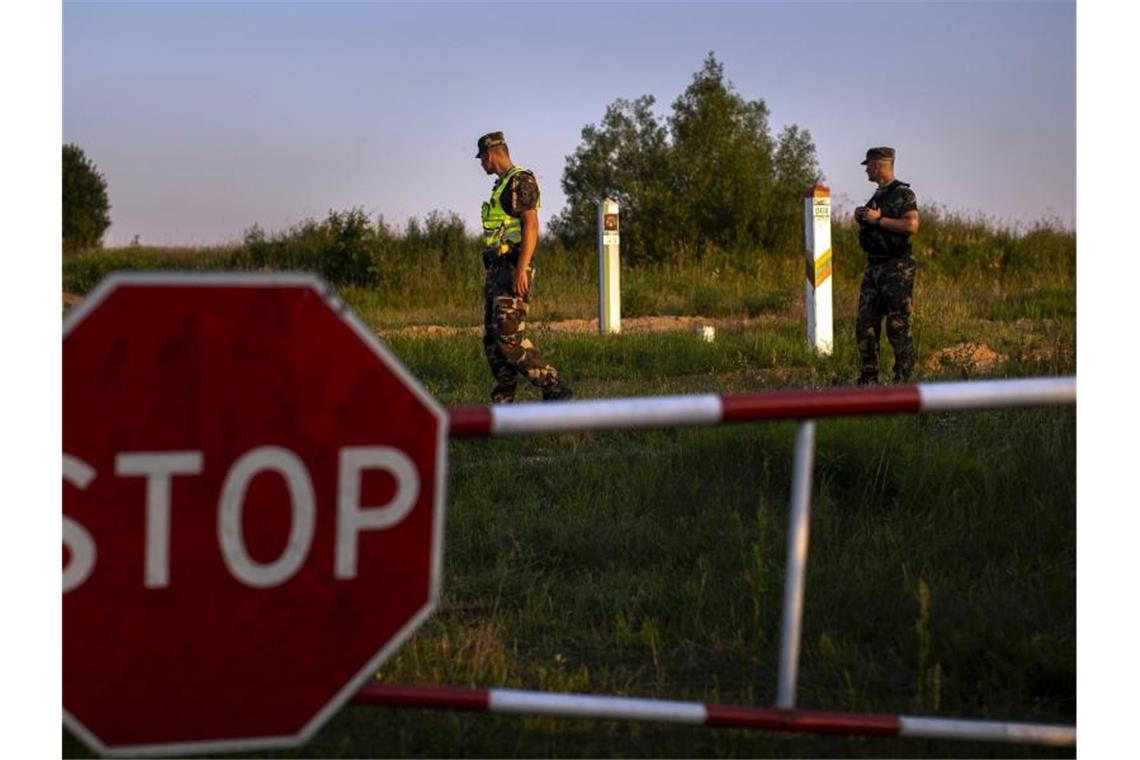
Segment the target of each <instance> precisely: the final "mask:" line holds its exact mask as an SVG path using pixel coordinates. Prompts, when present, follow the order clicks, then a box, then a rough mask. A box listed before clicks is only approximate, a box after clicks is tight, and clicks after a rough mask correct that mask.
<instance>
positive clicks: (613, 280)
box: [598, 198, 621, 335]
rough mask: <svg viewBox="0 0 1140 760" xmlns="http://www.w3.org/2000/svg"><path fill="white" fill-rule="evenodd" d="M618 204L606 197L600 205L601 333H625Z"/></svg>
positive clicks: (599, 288) (599, 306)
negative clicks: (622, 307)
mask: <svg viewBox="0 0 1140 760" xmlns="http://www.w3.org/2000/svg"><path fill="white" fill-rule="evenodd" d="M618 214H619V210H618V203H617V201H615V200H614V199H612V198H605V199H603V200H601V201H599V203H598V332H599V333H600V334H601V335H609V334H611V333H620V332H621V267H620V249H621V241H620V233H619V231H618Z"/></svg>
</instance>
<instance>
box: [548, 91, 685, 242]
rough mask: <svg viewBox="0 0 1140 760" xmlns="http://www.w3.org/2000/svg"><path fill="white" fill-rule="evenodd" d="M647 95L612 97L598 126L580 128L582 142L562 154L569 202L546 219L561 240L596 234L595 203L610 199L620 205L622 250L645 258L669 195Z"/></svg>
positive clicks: (664, 153) (660, 133) (661, 140)
mask: <svg viewBox="0 0 1140 760" xmlns="http://www.w3.org/2000/svg"><path fill="white" fill-rule="evenodd" d="M653 103H654V100H653V97H652V96H651V95H645V96H642V97H640V98H638V99H636V100H632V101H631V100H623V99H618V100H617V101H615V102H614V103H612V104H611V105H610V106H609V107H608V108H606V113H605V116H603V117H602V123H601V125H600V126H597V127H595V126H593V125H589V126H586V127H585V128H584V129H583V130H582V145H580V146H579V147H578V149H577V150H576V151H575V152H574V155H572V156H567V157H566V169H565V170H564V171H563V174H562V189H563V191H564V192H565V193H566V196H567V198H568V200H569V201H570V202H569V204H568V205H567V206H566V208H565V209H563V211H562V213H561V214H559V215H557V216H555V217H554V218H553V219H552V220H551V222H550V226H551V230H552V231H553V232H554V233H555V234H557V235H559V237H561V238H563V239H564V240H566V241H581V240H584V239H590V238H592V236H594V235H596V234H597V206H596V205H595V203H596V202H597V201H598V200H599V199H601V198H603V197H609V198H613V199H614V200H616V201H617V202H618V204H619V205H620V206H621V229H622V234H623V235H624V236H625V239H624V240H623V253H625V255H627V256H631V257H632V258H633V259H635V260H636V259H638V258H643V257H645V256H646V255H647V254H648V252H649V251H652V250H654V247H655V245H656V244H657V243H658V242H659V241H658V239H657V237H658V235H659V233H660V232H661V231H660V230H656V229H655V228H654V226H653V223H654V222H655V221H656V220H658V219H659V218H660V217H661V215H662V214H661V211H662V206H663V204H664V203H665V202H666V200H667V199H668V197H669V195H670V193H669V192H668V187H667V185H666V183H667V181H668V177H669V172H668V169H667V167H666V165H665V164H666V161H667V160H668V146H667V144H666V132H665V128H664V127H662V126H661V125H660V124H659V123H658V122H657V119H656V117H655V116H654V115H653Z"/></svg>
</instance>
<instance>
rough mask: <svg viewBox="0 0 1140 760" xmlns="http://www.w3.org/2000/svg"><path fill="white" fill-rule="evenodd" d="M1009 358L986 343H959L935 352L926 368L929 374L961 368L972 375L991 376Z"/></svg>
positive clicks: (928, 360) (927, 362) (927, 361)
mask: <svg viewBox="0 0 1140 760" xmlns="http://www.w3.org/2000/svg"><path fill="white" fill-rule="evenodd" d="M1008 358H1009V357H1008V356H1006V355H1005V354H999V353H998V352H997V351H994V350H993V349H992V348H990V347H989V346H987V345H986V344H985V343H959V344H957V345H955V346H950V347H949V348H943V349H941V350H939V351H935V352H934V353H933V354H932V355H931V356H930V358H929V359H927V360H926V362H925V364H924V366H925V368H926V371H927V372H939V371H941V370H944V369H946V368H948V367H960V368H962V369H964V370H966V371H968V372H970V373H974V374H980V375H985V374H989V373H990V372H992V371H993V370H994V368H996V367H997V365H999V364H1002V363H1003V362H1005V361H1006V360H1007V359H1008Z"/></svg>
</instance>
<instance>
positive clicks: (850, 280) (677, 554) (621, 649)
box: [64, 225, 1076, 757]
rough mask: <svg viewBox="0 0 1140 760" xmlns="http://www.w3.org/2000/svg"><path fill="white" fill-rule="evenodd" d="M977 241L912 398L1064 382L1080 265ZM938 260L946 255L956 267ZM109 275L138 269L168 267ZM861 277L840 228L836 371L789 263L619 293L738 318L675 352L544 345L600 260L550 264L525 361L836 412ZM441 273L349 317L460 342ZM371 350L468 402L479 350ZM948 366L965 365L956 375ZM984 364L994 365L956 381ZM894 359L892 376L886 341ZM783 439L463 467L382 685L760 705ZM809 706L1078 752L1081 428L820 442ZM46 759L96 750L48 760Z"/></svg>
mask: <svg viewBox="0 0 1140 760" xmlns="http://www.w3.org/2000/svg"><path fill="white" fill-rule="evenodd" d="M984 232H985V230H983V233H984ZM977 234H981V233H978V231H977V229H974V228H970V227H968V226H963V225H959V226H958V227H953V226H952V225H946V229H940V228H938V227H935V228H934V229H932V230H931V231H929V232H927V233H926V234H925V235H924V236H923V239H922V243H921V245H920V248H919V252H918V253H919V260H920V270H919V280H918V286H917V291H916V298H915V300H916V309H917V311H916V315H915V319H914V335H915V339H916V345H917V349H918V353H919V361H920V367H921V369H920V374H919V377H918V378H917V379H918V380H922V381H930V380H939V379H961V378H969V377H980V376H985V377H1023V376H1038V375H1056V374H1071V373H1074V372H1075V371H1076V330H1075V323H1076V313H1075V312H1076V297H1075V238H1074V236H1073V235H1072V234H1071V233H1063V232H1056V231H1053V232H1051V233H1048V234H1043V236H1042V237H1041V238H1040V239H1034V238H1033V235H1034V234H1038V233H1032V232H1031V233H1030V234H1028V235H1022V236H1008V237H1006V238H1002V237H1000V236H997V237H995V236H994V235H993V234H991V236H990V237H989V238H986V239H985V240H983V241H981V243H979V241H978V240H976V239H971V235H974V236H976V235H977ZM955 236H957V237H955ZM955 246H965V248H963V249H962V252H961V256H960V257H959V258H954V256H955V251H956V250H958V249H957V248H956V247H955ZM106 255H108V256H110V257H112V258H114V257H115V256H118V257H120V258H126V259H130V260H131V261H132V263H134V264H138V265H140V266H147V265H148V263H149V265H150V266H156V261H158V258H161V257H157V256H156V255H154V254H147V253H146V252H145V251H144V252H139V251H127V250H121V251H117V252H109V253H108V254H106ZM216 255H218V256H223V255H229V254H225V253H224V252H223V253H222V254H216ZM858 255H859V254H858V252H857V250H856V249H855V248H854V247H853V245H852V240H851V238H850V235H849V231H846V230H845V229H844V228H842V227H839V228H837V234H836V241H835V258H836V275H835V280H834V282H835V312H836V320H835V334H836V351H835V355H834V356H832V357H830V358H827V359H822V358H817V357H814V356H813V355H812V354H811V353H810V352H809V351H808V350H807V347H806V341H805V337H804V327H803V325H804V320H803V296H802V287H803V286H802V276H803V275H802V271H803V269H802V266H803V265H802V261H801V260H800V259H799V258H798V257H795V258H793V257H784V258H783V259H780V260H779V261H774V262H773V261H768V263H766V264H763V265H759V264H757V265H752V266H747V267H718V266H715V265H713V264H706V265H702V266H679V265H672V266H661V267H654V268H648V267H645V268H627V269H626V270H624V271H623V273H622V277H623V290H624V306H625V313H626V315H627V316H633V315H639V314H694V315H701V316H707V317H720V318H726V319H727V318H732V317H752V318H753V319H752V320H750V321H749V322H747V323H746V324H743V325H740V326H737V327H733V326H731V323H726V326H724V327H722V328H721V329H719V330H718V332H717V339H716V341H715V342H713V343H705V342H702V341H700V340H699V339H698V338H697V337H696V336H695V335H693V334H690V333H679V332H678V333H645V334H627V335H621V336H609V337H600V336H596V335H590V334H565V333H559V332H554V331H551V330H549V329H547V328H545V327H544V326H543V323H544V322H547V321H552V320H555V319H561V318H569V317H578V318H586V317H591V316H595V310H596V302H595V298H596V280H595V279H594V275H593V269H592V268H593V266H594V260H593V259H592V258H591V257H590V256H589V255H586V254H580V255H577V256H575V255H574V254H572V253H570V252H568V251H564V250H555V251H554V252H552V255H550V256H548V257H547V258H546V259H545V260H544V259H541V258H540V260H539V262H538V266H539V269H540V275H539V280H538V283H537V285H536V288H537V290H536V294H535V304H536V305H535V309H534V313H533V314H532V317H533V318H534V319H533V320H532V329H533V335H532V337H533V338H534V340H535V342H536V343H537V344H538V345H539V346H540V348H541V349H542V351H543V353H544V354H545V355H546V357H547V358H548V359H549V360H550V361H551V362H552V363H554V364H555V365H556V366H558V367H559V369H560V371H561V373H562V374H563V376H564V377H565V378H566V380H567V381H568V382H569V383H570V384H571V385H573V386H574V388H575V390H576V391H578V395H579V396H580V397H586V398H590V397H607V396H615V395H630V396H634V395H646V394H659V393H665V394H671V393H688V392H697V391H717V392H740V391H753V390H761V389H767V388H787V387H797V388H804V387H823V386H832V385H847V384H849V383H850V382H851V381H852V380H853V379H854V377H855V375H856V370H857V367H856V357H855V352H854V345H853V332H854V319H853V317H854V311H855V300H856V296H857V286H858V273H859V270H860V261H859V259H858ZM131 257H135V258H131ZM165 261H166V259H162V262H165ZM467 264H471V266H467ZM102 265H103V264H99V266H102ZM84 266H89V264H88V265H84ZM449 266H452V267H454V268H453V269H448V268H447V267H441V266H438V265H437V263H432V262H431V261H428V260H425V261H424V262H423V263H422V265H420V269H419V271H418V272H417V271H416V264H414V263H413V264H406V265H404V268H403V269H402V270H401V276H400V277H399V278H392V279H391V280H390V281H384V282H381V283H379V284H376V285H373V286H369V287H364V286H355V287H354V286H348V285H345V286H342V287H340V291H341V293H342V295H343V296H344V297H345V298H346V300H347V301H348V302H349V303H350V304H351V305H352V306H353V308H354V309H355V310H356V311H357V312H358V313H359V314H360V315H361V316H362V317H363V318H364V319H365V320H366V321H367V322H368V323H369V324H371V325H372V326H373V327H375V328H377V329H388V328H393V327H399V326H402V325H409V324H449V325H475V324H477V323H478V322H479V321H480V319H481V311H480V309H481V306H480V292H479V267H478V265H477V264H475V263H474V262H473V261H470V262H461V263H455V264H452V265H449ZM112 268H113V267H112ZM77 271H79V272H80V274H83V276H88V275H87V274H84V273H85V272H86V271H87V270H85V269H76V268H74V267H73V269H72V270H71V272H70V274H69V273H68V271H67V269H66V267H65V282H69V280H68V277H69V276H70V277H71V278H72V279H71V280H70V282H71V283H73V284H72V286H71V287H70V289H72V290H74V291H75V292H83V290H85V287H83V286H82V284H80V285H75V283H77V282H79V279H78V275H77V274H76V272H77ZM417 274H418V275H422V276H419V277H417ZM460 274H462V275H463V276H462V278H461V277H459V276H458V275H460ZM387 343H388V344H389V346H390V347H391V348H392V349H393V350H394V351H395V353H396V354H397V355H399V356H400V357H401V359H402V360H403V361H404V362H405V363H406V365H407V366H408V367H409V369H410V370H411V371H412V372H413V373H414V374H415V375H416V376H417V377H419V378H420V379H421V380H422V381H423V383H424V384H425V385H426V386H427V387H428V389H429V390H430V391H431V392H432V393H433V394H435V395H436V397H437V398H439V399H440V400H441V401H442V402H443V403H444V404H446V405H455V404H471V403H482V402H483V401H484V400H485V398H486V396H487V394H488V392H489V390H490V382H489V375H488V372H487V369H486V366H485V364H484V360H483V358H482V353H481V346H480V343H479V339H478V337H477V336H473V335H469V334H460V335H447V336H442V337H441V336H430V335H403V334H400V335H392V336H390V337H388V338H387ZM963 346H966V347H969V348H970V351H967V350H965V349H963V350H952V349H955V348H956V347H958V348H960V347H963ZM979 346H984V347H985V348H986V349H988V351H989V352H990V354H992V357H991V361H989V362H986V363H977V362H972V361H970V360H968V359H967V358H963V357H968V356H975V355H977V354H976V352H974V353H971V351H973V349H976V348H978V347H979ZM884 353H885V358H886V359H887V360H889V358H890V350H889V347H887V346H886V344H885V341H884ZM990 354H987V355H990ZM940 357H941V358H940ZM993 357H996V358H993ZM527 393H529V394H530V395H528V396H527V397H526V399H525V400H533V399H535V398H537V393H535V392H534V391H533V390H530V389H528V391H527ZM794 430H795V426H794V424H793V423H777V424H748V425H739V426H726V427H719V428H703V429H677V430H655V431H643V432H608V433H577V434H565V435H550V436H533V437H527V438H518V439H502V440H464V441H456V442H453V443H452V444H451V445H450V465H449V468H450V483H449V496H448V515H447V526H446V535H445V547H446V552H445V562H444V583H443V603H442V607H441V609H440V611H439V612H438V613H437V614H436V615H435V616H434V617H433V618H432V619H431V620H430V621H429V622H428V623H427V624H426V625H425V626H424V628H423V629H422V630H421V631H420V632H419V633H417V634H416V635H415V636H414V637H413V638H412V639H411V640H410V641H409V642H408V643H407V644H406V645H405V646H404V647H403V648H402V649H401V650H400V651H399V652H398V653H397V654H396V655H395V656H394V657H393V658H392V659H391V660H390V661H389V662H388V663H387V664H386V665H385V666H384V668H383V669H382V670H381V672H380V673H378V674H377V678H379V679H381V680H383V681H387V682H415V683H421V684H454V685H472V686H482V687H492V686H502V687H517V688H527V689H543V690H557V691H576V692H589V693H598V694H603V693H613V694H622V695H631V696H642V697H663V698H675V699H693V700H704V701H712V702H721V703H727V704H742V705H751V704H771V703H772V702H773V701H774V699H775V689H776V665H777V647H778V639H779V615H780V604H781V593H782V588H783V562H784V552H785V532H786V527H787V503H788V495H789V490H790V476H791V467H792V442H793V437H794ZM287 666H288V665H287V663H283V667H287ZM798 705H799V706H801V707H804V708H811V709H824V710H845V711H858V712H882V713H906V714H918V715H931V716H941V717H964V718H988V719H1001V720H1019V721H1021V720H1024V721H1044V722H1062V723H1073V722H1075V720H1076V411H1075V409H1073V408H1049V409H1022V410H1002V411H991V412H977V413H958V414H938V415H926V416H921V417H920V416H898V417H884V418H867V419H844V420H828V421H822V422H820V423H819V425H818V429H817V454H816V468H815V493H814V502H813V513H812V535H811V549H810V555H809V566H808V578H807V593H806V604H805V611H804V630H803V653H802V657H801V665H800V690H799V696H798ZM64 753H65V755H66V756H73V757H79V756H84V755H86V750H85V748H83V747H82V745H80V744H79V743H78V742H76V741H75V740H74V738H72V737H70V736H69V735H65V743H64ZM1073 755H1074V752H1073V751H1072V750H1060V751H1057V750H1048V749H1042V748H1035V747H1017V746H1007V745H993V744H974V743H960V742H949V741H938V742H935V741H900V740H885V739H875V740H871V739H849V738H842V737H839V738H836V737H811V736H794V735H774V734H765V733H760V732H745V731H737V730H731V731H728V730H722V729H705V728H689V727H684V728H682V727H669V726H660V725H655V724H632V723H616V722H605V721H569V720H559V719H550V718H524V717H511V716H489V715H472V714H462V713H443V712H429V711H416V710H411V711H397V710H385V709H377V708H366V707H349V708H347V709H345V710H343V711H341V713H340V714H338V715H337V716H336V717H335V718H334V719H333V720H332V721H331V722H330V723H329V724H328V725H326V727H325V728H324V729H323V730H322V731H320V732H319V733H318V734H317V736H316V737H315V738H314V740H313V741H312V742H311V743H310V744H309V745H307V746H305V747H302V748H300V749H297V750H290V751H278V752H267V753H259V754H257V755H256V756H259V757H307V756H330V757H368V756H416V757H434V756H573V757H579V756H661V757H691V756H725V757H737V756H788V757H816V756H841V757H846V756H860V757H861V756H942V757H991V756H992V757H1065V756H1073ZM245 756H250V753H246V754H245Z"/></svg>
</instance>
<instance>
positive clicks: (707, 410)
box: [449, 376, 1077, 438]
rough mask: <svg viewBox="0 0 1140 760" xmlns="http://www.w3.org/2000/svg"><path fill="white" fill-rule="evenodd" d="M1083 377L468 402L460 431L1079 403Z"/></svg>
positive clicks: (462, 434)
mask: <svg viewBox="0 0 1140 760" xmlns="http://www.w3.org/2000/svg"><path fill="white" fill-rule="evenodd" d="M1076 400H1077V379H1076V377H1073V376H1069V377H1042V378H1025V379H1016V380H970V381H963V382H952V383H919V384H916V385H895V386H876V387H870V388H828V389H824V390H804V391H772V392H767V393H744V394H736V395H720V394H715V393H706V394H700V395H692V396H641V397H633V398H616V399H597V400H583V401H562V402H558V403H546V404H544V403H526V404H504V405H498V406H464V407H456V408H453V409H451V410H450V411H449V417H450V433H449V435H450V436H451V437H452V438H486V437H492V436H500V435H525V434H531V433H564V432H571V431H580V430H615V429H627V428H646V427H671V426H677V425H716V424H719V423H723V422H750V421H756V420H788V419H819V418H823V417H847V416H854V415H874V414H907V413H910V414H913V413H921V412H947V411H963V410H970V409H997V408H1005V407H1012V406H1047V405H1053V404H1073V403H1076Z"/></svg>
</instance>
